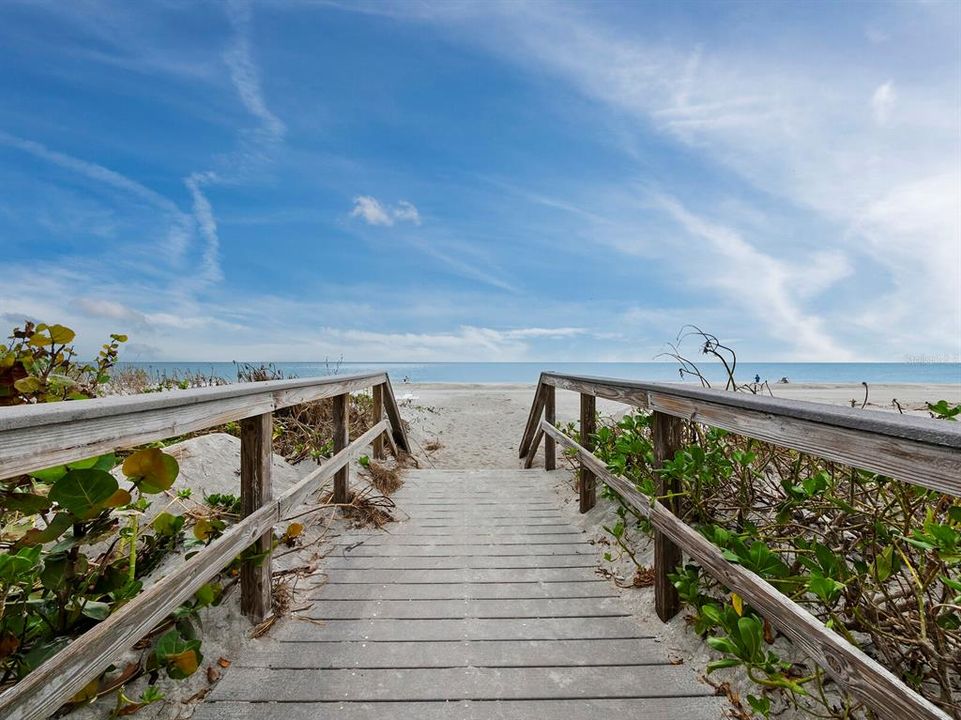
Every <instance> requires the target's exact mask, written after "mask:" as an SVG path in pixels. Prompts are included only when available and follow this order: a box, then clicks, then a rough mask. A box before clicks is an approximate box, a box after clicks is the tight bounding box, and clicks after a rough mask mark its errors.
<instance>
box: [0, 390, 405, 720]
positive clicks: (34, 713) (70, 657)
mask: <svg viewBox="0 0 961 720" xmlns="http://www.w3.org/2000/svg"><path fill="white" fill-rule="evenodd" d="M366 388H373V391H374V396H375V418H374V420H375V423H374V425H373V427H371V428H370V429H369V430H367V431H366V432H365V433H363V434H362V435H361V436H360V437H358V438H356V439H355V440H354V441H353V442H348V436H347V429H348V417H347V408H348V407H349V405H348V403H347V397H348V394H349V393H351V392H357V391H360V390H364V389H366ZM324 398H333V399H334V402H335V413H334V418H335V426H336V427H335V454H334V456H333V457H331V458H330V459H329V460H327V461H326V462H325V463H324V464H323V465H321V466H320V467H318V468H317V469H316V470H313V471H312V472H310V473H309V474H308V475H307V476H305V477H304V478H303V479H301V480H300V481H299V482H297V484H295V485H294V486H293V487H291V488H290V489H289V490H287V491H286V492H285V493H284V494H283V495H281V496H279V497H273V496H272V492H271V482H270V468H271V455H272V451H271V432H272V415H273V412H274V410H277V409H279V408H283V407H288V406H291V405H298V404H301V403H305V402H312V401H315V400H321V399H324ZM337 408H340V410H337ZM385 410H386V415H387V418H386V419H385V418H384V417H383V414H384V411H385ZM231 420H239V421H240V423H241V429H240V439H241V450H240V453H241V488H240V495H241V506H242V509H243V514H244V517H243V518H242V519H241V520H240V521H239V522H237V523H236V524H235V525H233V526H231V527H230V528H229V529H227V530H226V531H225V532H224V534H223V535H222V536H221V537H220V538H218V539H217V540H215V541H214V542H213V543H211V544H210V545H209V546H207V547H206V548H204V549H203V550H201V551H200V552H199V553H197V554H196V555H194V556H193V557H191V558H190V559H189V560H187V561H186V562H185V563H184V564H183V566H181V567H180V568H179V569H178V570H177V571H176V572H173V573H171V574H168V575H166V576H164V577H163V578H161V579H160V580H159V581H158V582H157V583H155V584H154V585H152V586H150V587H149V588H147V589H146V590H144V591H143V592H142V593H140V594H139V595H138V596H137V597H135V598H134V599H133V600H131V601H130V602H128V603H127V604H126V605H124V606H123V607H122V608H120V609H119V610H118V611H117V612H115V613H114V614H113V615H111V616H110V617H108V618H107V619H106V620H104V621H103V622H102V623H100V624H98V625H96V626H95V627H93V628H92V629H91V630H89V631H87V632H86V633H84V634H83V635H82V636H80V637H79V638H77V639H76V640H74V641H73V642H72V643H71V644H70V645H68V646H67V647H66V648H65V649H64V650H63V651H61V652H60V653H58V654H57V655H55V656H54V657H52V658H50V659H49V660H48V661H47V662H45V663H44V664H43V665H41V666H40V667H38V668H37V669H36V670H34V671H33V672H31V673H30V674H29V675H27V676H26V677H25V678H24V679H23V680H21V681H20V682H19V683H17V684H16V685H14V686H13V687H11V688H8V689H7V690H6V691H4V692H3V693H2V694H0V717H3V718H5V719H9V720H34V719H39V718H45V717H47V716H49V715H51V714H53V713H54V712H56V710H57V709H58V708H59V707H60V706H61V705H62V704H63V703H64V702H66V701H67V700H68V699H69V698H71V697H73V696H74V695H75V694H76V693H77V692H78V691H80V690H81V689H82V688H83V687H84V686H86V684H87V683H88V682H90V680H91V679H93V678H95V677H97V676H98V675H99V674H100V673H102V672H103V671H104V670H105V669H106V668H107V667H108V666H109V665H110V664H111V663H112V662H114V661H116V659H117V657H118V655H119V654H120V653H122V652H123V651H124V650H126V649H127V648H129V647H130V646H132V645H133V644H134V643H136V642H138V641H139V640H140V639H141V638H143V637H144V636H145V635H147V634H148V633H149V632H150V631H151V630H153V628H154V627H155V626H156V625H157V624H159V623H160V622H162V621H163V620H164V619H165V618H166V617H167V616H168V615H169V614H170V613H171V612H172V611H173V610H175V609H176V608H177V607H179V606H180V605H181V604H182V603H184V602H185V601H187V600H188V599H189V598H190V597H191V596H192V595H193V594H194V593H195V592H196V591H197V590H198V589H199V588H200V587H201V586H202V585H204V584H205V583H207V582H208V581H209V580H210V579H211V578H212V577H214V576H215V575H216V574H217V573H218V572H220V571H221V570H222V569H223V568H224V567H225V566H226V565H228V564H229V563H230V562H231V561H232V560H233V559H234V558H235V557H237V556H238V555H239V554H240V553H242V552H243V551H244V550H245V549H246V548H248V547H251V546H254V547H255V548H256V549H257V550H258V551H266V550H269V548H270V534H271V532H272V528H273V526H274V525H275V524H276V523H279V522H282V521H283V520H284V519H285V518H286V517H287V515H288V514H289V513H290V511H291V510H293V509H294V508H295V507H297V506H298V505H299V504H300V503H301V502H302V501H303V500H304V499H305V498H306V497H307V496H308V495H309V494H310V493H311V492H315V491H317V490H319V489H320V487H321V485H322V484H323V483H325V482H327V481H328V480H331V479H333V480H334V496H335V497H334V501H335V502H345V501H346V500H347V497H348V477H349V476H348V473H349V466H350V463H351V462H352V461H353V460H356V459H357V458H358V457H359V456H360V455H361V453H362V452H363V450H364V448H366V447H367V446H368V445H371V444H374V452H375V454H376V453H378V452H379V453H380V454H381V455H382V454H383V445H382V443H381V445H380V448H379V450H378V446H377V442H378V441H382V440H384V439H386V440H387V442H388V443H389V444H390V446H391V447H392V448H397V447H399V448H400V449H402V450H404V451H409V449H410V447H409V444H408V441H407V435H406V432H405V430H404V426H403V423H402V422H401V418H400V411H399V408H398V407H397V403H396V400H395V398H394V393H393V390H392V389H391V386H390V378H388V376H387V375H386V373H371V374H363V375H347V376H334V377H330V378H315V379H306V380H278V381H269V382H260V383H239V384H236V385H229V386H225V387H218V388H204V389H199V390H184V391H178V392H170V393H162V394H150V395H133V396H118V397H111V398H102V399H96V400H84V401H82V402H68V403H57V404H51V405H40V406H18V407H13V408H4V409H0V478H6V477H12V476H15V475H19V474H21V473H25V472H30V471H33V470H39V469H42V468H45V467H50V466H51V465H57V464H62V463H66V462H70V461H71V460H77V459H80V458H85V457H89V456H91V455H95V454H100V453H106V452H111V451H113V450H118V449H122V448H127V447H131V446H134V445H139V444H142V443H145V442H150V441H154V440H161V439H165V438H169V437H174V436H177V435H182V434H185V433H188V432H193V431H197V430H202V429H205V428H209V427H213V426H216V425H220V424H223V423H225V422H228V421H231ZM270 578H271V565H270V561H269V556H268V559H267V560H266V561H263V562H260V563H255V562H244V563H243V564H242V566H241V608H242V610H243V612H244V614H245V615H247V616H248V617H249V618H250V619H251V620H252V621H253V622H260V621H261V620H262V619H263V618H264V617H265V616H266V615H267V614H268V613H269V611H270V607H271V596H270V592H271V588H270Z"/></svg>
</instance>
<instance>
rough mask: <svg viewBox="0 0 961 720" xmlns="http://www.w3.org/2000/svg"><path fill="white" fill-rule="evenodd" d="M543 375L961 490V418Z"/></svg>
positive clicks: (548, 380)
mask: <svg viewBox="0 0 961 720" xmlns="http://www.w3.org/2000/svg"><path fill="white" fill-rule="evenodd" d="M542 382H544V383H545V384H548V385H553V386H554V387H560V388H564V389H569V390H574V391H576V392H580V393H588V394H593V395H595V396H596V397H603V398H607V399H611V400H618V401H620V402H624V403H626V404H629V405H634V406H635V407H639V408H644V409H650V410H657V411H660V412H663V413H667V414H668V415H674V416H676V417H681V418H686V419H694V420H697V421H698V422H703V423H705V424H708V425H713V426H715V427H721V428H724V429H727V430H731V431H732V432H736V433H739V434H741V435H745V436H747V437H753V438H757V439H759V440H764V441H767V442H771V443H774V444H777V445H781V446H783V447H788V448H792V449H795V450H799V451H801V452H806V453H810V454H812V455H817V456H819V457H823V458H826V459H828V460H834V461H836V462H841V463H846V464H849V465H853V466H855V467H858V468H861V469H864V470H869V471H872V472H878V473H882V474H885V475H889V476H891V477H894V478H897V479H899V480H903V481H904V482H910V483H914V484H916V485H920V486H922V487H927V488H931V489H934V490H939V491H941V492H946V493H949V494H952V495H961V424H959V423H947V422H943V421H939V420H933V419H931V418H922V417H916V416H912V415H899V414H895V413H888V412H882V411H878V410H855V409H851V408H845V407H840V406H835V405H827V404H824V403H814V402H807V401H802V400H785V399H782V398H771V397H765V396H761V395H752V394H750V393H740V392H738V393H735V392H726V391H721V390H711V389H706V388H697V387H692V386H689V385H680V384H671V383H640V382H632V381H627V380H614V379H611V378H590V377H581V376H561V375H556V374H552V373H544V374H543V375H542Z"/></svg>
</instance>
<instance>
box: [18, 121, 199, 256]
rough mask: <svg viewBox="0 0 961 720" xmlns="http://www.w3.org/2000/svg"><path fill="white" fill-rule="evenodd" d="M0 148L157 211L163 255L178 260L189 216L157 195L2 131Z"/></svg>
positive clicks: (188, 230) (113, 173)
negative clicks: (163, 233)
mask: <svg viewBox="0 0 961 720" xmlns="http://www.w3.org/2000/svg"><path fill="white" fill-rule="evenodd" d="M0 144H2V145H7V146H8V147H13V148H16V149H18V150H21V151H23V152H25V153H29V154H30V155H33V156H34V157H36V158H39V159H41V160H44V161H46V162H49V163H51V164H53V165H56V166H58V167H60V168H63V169H64V170H69V171H70V172H73V173H77V174H78V175H82V176H84V177H86V178H88V179H90V180H93V181H95V182H98V183H102V184H104V185H107V186H110V187H112V188H114V189H116V190H120V191H121V192H123V193H125V194H126V195H128V196H130V197H132V198H136V199H138V200H140V201H141V202H143V203H145V204H146V205H148V206H150V207H153V208H156V209H157V210H160V211H161V212H162V213H164V214H165V215H166V216H167V218H168V222H169V229H168V232H167V237H168V247H167V251H168V252H170V253H172V254H173V255H174V256H175V257H179V256H180V255H181V254H182V253H183V252H184V250H185V249H186V245H187V243H188V242H189V236H190V234H191V232H192V225H193V222H192V220H191V218H190V215H189V214H187V213H184V212H182V211H181V210H180V208H179V207H177V204H176V203H174V202H173V201H172V200H170V199H169V198H167V197H165V196H164V195H162V194H160V193H159V192H157V191H155V190H152V189H151V188H149V187H147V186H146V185H143V184H142V183H140V182H137V181H136V180H134V179H132V178H129V177H127V176H126V175H123V174H121V173H119V172H117V171H115V170H111V169H110V168H107V167H104V166H103V165H99V164H97V163H95V162H90V161H88V160H84V159H82V158H77V157H73V156H72V155H68V154H66V153H63V152H59V151H58V150H54V149H52V148H49V147H47V146H46V145H44V144H43V143H39V142H36V141H34V140H29V139H26V138H21V137H17V136H16V135H11V134H10V133H8V132H5V131H3V130H0Z"/></svg>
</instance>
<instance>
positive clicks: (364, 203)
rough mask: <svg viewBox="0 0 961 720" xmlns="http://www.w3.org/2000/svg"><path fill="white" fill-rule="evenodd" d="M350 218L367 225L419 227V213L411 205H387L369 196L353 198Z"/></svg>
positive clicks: (406, 203) (404, 203)
mask: <svg viewBox="0 0 961 720" xmlns="http://www.w3.org/2000/svg"><path fill="white" fill-rule="evenodd" d="M350 216H351V217H354V218H360V219H361V220H363V221H364V222H366V223H367V224H368V225H381V226H385V227H390V226H392V225H393V224H394V223H396V222H409V223H413V224H414V225H420V213H419V212H418V211H417V208H416V207H414V204H413V203H410V202H408V201H407V200H400V201H399V202H397V203H396V204H395V205H387V204H385V203H382V202H381V201H380V200H378V199H377V198H375V197H373V196H371V195H358V196H357V197H355V198H354V207H353V209H352V210H351V211H350Z"/></svg>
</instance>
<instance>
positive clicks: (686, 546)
mask: <svg viewBox="0 0 961 720" xmlns="http://www.w3.org/2000/svg"><path fill="white" fill-rule="evenodd" d="M546 386H550V387H552V388H563V389H567V390H573V391H575V392H579V393H581V396H582V401H583V398H584V397H585V396H587V397H592V398H593V397H603V398H607V399H611V400H617V401H620V402H623V403H626V404H629V405H633V406H635V407H640V408H644V409H649V410H652V411H653V412H654V419H655V423H654V425H655V455H656V456H657V457H656V459H657V460H658V462H662V461H664V460H665V459H669V458H670V457H671V456H673V452H675V451H676V450H677V449H678V448H677V444H678V443H677V440H676V437H675V436H676V432H675V430H676V427H675V426H676V422H677V421H676V418H683V419H687V420H692V421H696V422H699V423H704V424H706V425H713V426H717V427H721V428H725V429H728V430H731V431H733V432H736V433H739V434H742V435H746V436H748V437H752V438H756V439H760V440H764V441H767V442H772V443H774V444H777V445H783V446H786V447H790V448H794V449H797V450H800V451H802V452H806V453H810V454H813V455H817V456H820V457H824V458H828V459H831V460H837V461H839V462H845V463H847V464H851V465H854V466H855V467H861V468H864V469H868V470H873V471H876V472H881V473H884V474H888V475H891V476H892V477H894V478H895V479H898V480H904V481H907V482H910V483H914V484H917V485H921V486H923V487H928V488H933V489H936V490H940V491H942V492H945V493H948V494H951V495H959V494H961V424H954V423H947V422H943V421H937V420H932V419H928V418H916V417H907V416H901V415H894V414H892V413H881V412H875V411H864V410H861V411H851V410H847V409H846V408H839V407H834V406H829V405H823V404H819V403H811V402H802V401H785V400H779V399H777V398H767V397H760V396H755V395H750V394H745V393H731V392H724V391H718V390H709V389H703V388H692V387H689V386H682V385H674V384H669V383H640V382H632V381H626V380H616V379H612V378H591V377H583V376H573V375H560V374H556V373H542V374H541V378H540V381H539V383H538V388H537V390H536V392H535V396H534V401H533V403H532V407H531V416H530V417H529V418H528V423H527V426H526V427H525V432H524V437H523V439H522V441H521V445H520V454H521V457H526V461H525V466H526V467H529V466H530V464H531V463H532V461H533V455H534V453H535V452H536V450H537V441H539V440H540V438H541V437H542V436H543V437H550V438H552V439H553V440H554V441H556V442H557V443H558V444H560V445H561V446H563V447H565V448H568V449H569V450H572V451H573V452H574V454H575V455H576V456H577V458H578V459H579V460H580V463H581V470H582V475H583V472H584V471H585V470H586V471H587V472H589V473H590V475H591V476H592V477H597V478H599V479H600V480H601V481H602V482H604V483H605V484H606V485H607V486H608V487H609V488H611V490H613V491H614V492H616V493H617V494H618V495H620V496H621V497H622V498H623V499H624V500H625V502H627V503H629V504H630V505H631V506H632V507H633V508H634V509H635V510H637V511H638V512H639V513H640V514H641V515H643V516H644V517H647V518H648V519H649V520H650V521H651V524H652V525H653V526H654V530H655V568H654V571H655V605H656V607H657V611H658V615H659V616H661V618H662V619H667V618H669V617H671V616H672V615H673V614H675V613H676V612H677V609H678V607H679V606H678V603H677V599H676V595H674V594H673V587H670V583H669V582H668V579H667V576H668V574H669V573H670V572H672V571H673V570H674V569H675V567H676V566H677V565H678V564H679V563H680V551H681V550H683V551H684V552H687V553H688V554H689V555H690V556H691V557H692V558H694V559H695V560H696V561H697V562H699V563H700V564H701V566H702V567H704V569H705V570H706V571H707V572H708V573H709V574H711V575H712V576H713V577H714V578H715V579H716V580H718V581H719V582H721V583H722V584H723V585H725V586H726V587H728V588H730V589H731V590H733V591H735V592H737V593H738V594H739V595H741V596H742V597H743V598H744V599H745V600H746V601H747V602H748V603H750V604H751V605H752V606H753V607H755V608H757V609H758V610H759V611H760V612H761V613H762V614H764V616H765V617H766V618H768V619H769V620H770V621H771V622H772V623H773V624H774V625H776V626H777V627H778V629H779V630H781V632H783V633H784V634H785V635H786V636H787V637H789V638H790V639H791V640H792V641H794V643H795V644H797V646H798V647H800V648H801V649H802V650H803V651H804V652H805V653H806V654H807V655H808V656H809V657H811V658H812V659H814V661H815V662H817V663H818V664H819V665H820V666H821V667H822V668H824V670H825V671H826V672H827V673H828V674H829V675H831V677H833V678H834V679H835V680H836V681H837V682H838V683H840V684H841V686H842V687H845V688H846V689H848V690H850V691H851V692H852V693H853V694H854V695H855V696H857V697H858V698H860V699H861V700H863V701H864V702H865V704H866V705H868V706H869V707H871V708H872V709H873V710H874V711H876V712H877V713H878V714H879V715H880V716H883V717H888V718H892V719H894V720H907V719H908V718H926V719H929V720H948V716H947V714H946V713H944V712H943V711H942V710H940V709H939V708H938V707H937V706H936V705H934V704H933V703H931V702H930V701H928V700H927V699H925V698H924V697H922V696H921V695H919V694H917V693H916V692H914V691H913V690H912V689H911V688H909V687H908V686H907V685H905V684H904V683H903V682H902V681H901V680H900V679H899V678H898V677H897V676H896V675H894V673H892V672H890V671H889V670H887V669H886V668H884V667H883V666H882V665H880V664H879V663H878V662H877V661H875V660H873V659H872V658H870V657H868V656H867V655H866V654H864V653H863V652H861V650H859V649H858V648H856V647H854V646H853V645H851V644H850V643H848V642H847V641H846V640H845V639H844V638H842V637H840V636H839V635H838V634H837V633H835V632H834V631H832V630H829V629H828V628H826V627H825V626H824V625H823V624H822V623H821V622H820V621H819V620H818V619H817V618H815V617H814V616H813V615H811V614H810V613H808V612H807V611H806V610H805V609H804V608H802V607H801V606H800V605H798V604H797V603H795V602H794V601H793V600H791V599H790V598H788V597H787V596H785V595H784V594H782V593H781V592H779V591H778V590H777V589H776V588H774V587H773V586H772V585H770V584H769V583H768V582H766V581H765V580H764V579H762V578H761V577H759V576H758V575H755V574H754V573H752V572H750V571H748V570H746V569H744V568H743V567H741V566H739V565H736V564H734V563H731V562H729V561H728V560H727V559H726V558H725V557H724V555H723V553H722V552H721V550H720V549H719V548H717V547H716V546H715V545H714V544H713V543H711V542H710V541H709V540H707V539H706V538H704V537H703V536H701V535H700V534H699V533H698V532H697V531H695V530H694V529H693V528H691V527H690V526H688V525H686V524H685V523H684V521H683V520H681V519H680V518H679V517H677V515H675V514H674V512H672V507H671V506H670V504H669V503H666V502H655V501H653V500H652V499H651V498H649V497H647V496H646V495H644V494H642V493H641V492H640V491H638V490H637V488H636V487H634V485H633V484H632V483H631V482H630V481H628V480H626V479H625V478H623V477H620V476H618V475H615V474H614V473H612V472H611V470H610V469H609V468H608V467H607V465H606V464H605V463H603V462H602V461H601V460H600V459H599V458H598V457H597V456H595V455H594V454H593V453H592V452H591V451H590V449H589V448H588V447H585V446H584V445H583V444H580V443H578V442H575V441H574V440H573V439H571V438H570V437H568V436H567V435H565V434H564V433H563V432H561V431H560V430H559V429H558V428H557V427H556V425H555V424H554V423H553V422H550V421H548V420H547V419H544V420H540V414H541V412H542V411H543V409H544V401H543V398H544V387H546ZM583 407H584V405H583V402H582V413H581V414H582V418H581V420H582V428H584V427H589V425H590V424H589V423H588V424H587V425H585V424H584V417H583V414H584V413H583ZM797 435H800V436H801V437H797ZM535 438H536V440H535ZM859 445H862V446H863V447H859ZM677 490H678V488H667V487H662V488H660V492H661V494H667V495H671V494H672V493H673V492H676V491H677ZM583 493H584V487H583V485H581V508H582V511H583V508H584V497H583Z"/></svg>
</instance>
